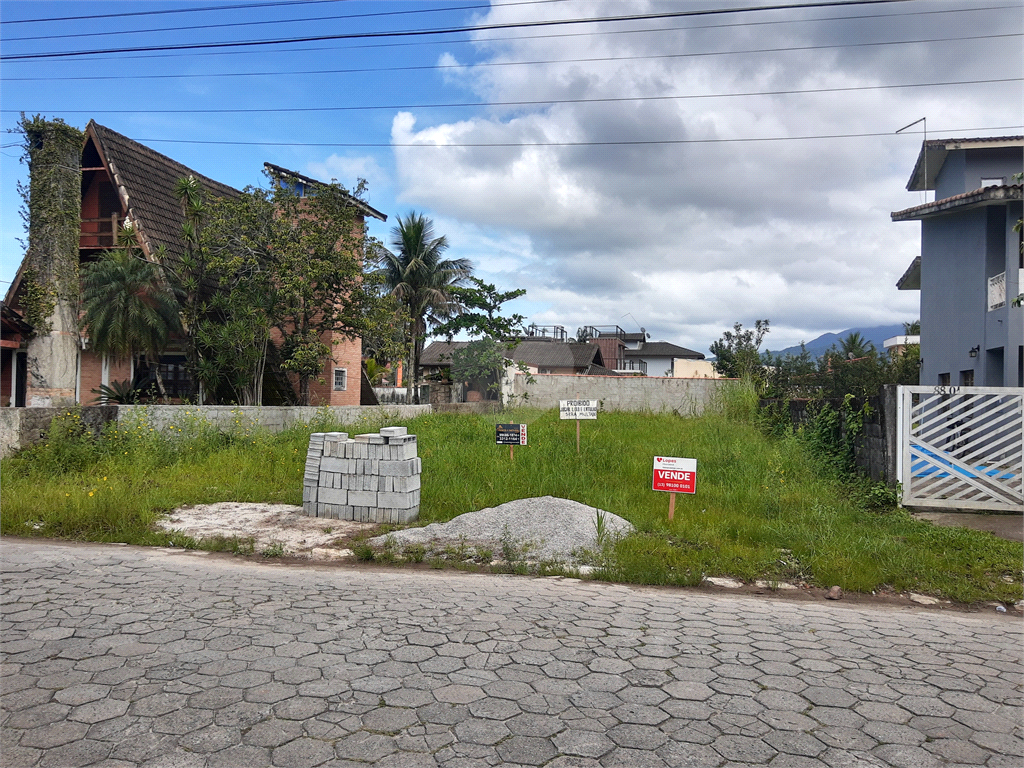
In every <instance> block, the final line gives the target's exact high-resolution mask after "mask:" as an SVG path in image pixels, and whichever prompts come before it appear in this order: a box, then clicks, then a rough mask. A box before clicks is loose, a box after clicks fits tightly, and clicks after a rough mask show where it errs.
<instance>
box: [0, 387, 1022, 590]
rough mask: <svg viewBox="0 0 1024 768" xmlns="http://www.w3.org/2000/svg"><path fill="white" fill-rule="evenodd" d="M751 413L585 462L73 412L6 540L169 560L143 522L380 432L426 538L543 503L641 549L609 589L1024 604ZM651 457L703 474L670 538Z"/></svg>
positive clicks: (12, 464) (992, 558)
mask: <svg viewBox="0 0 1024 768" xmlns="http://www.w3.org/2000/svg"><path fill="white" fill-rule="evenodd" d="M756 405H757V401H756V393H754V392H753V390H750V389H746V388H742V387H737V388H734V389H733V391H732V392H731V393H729V394H727V395H726V396H724V397H723V398H722V399H720V400H719V401H718V402H716V403H715V404H714V406H713V407H712V408H711V409H709V410H708V411H707V412H705V413H704V414H703V415H702V416H699V417H680V416H678V415H675V414H653V413H623V412H602V413H601V414H600V416H599V418H598V420H597V421H589V422H583V423H582V440H581V449H580V452H579V454H577V452H576V425H575V423H574V422H572V421H564V422H563V421H560V420H559V418H558V414H557V412H555V411H540V410H532V409H519V410H516V411H512V412H509V411H506V412H504V413H501V414H494V415H487V416H465V415H449V414H431V415H426V416H421V417H418V418H416V419H411V420H406V421H400V420H388V419H381V420H378V421H376V422H369V421H368V422H364V423H362V424H359V425H347V426H341V425H334V424H330V423H329V422H328V421H326V420H323V419H321V420H320V421H319V422H318V423H314V424H312V425H305V426H303V427H298V428H295V429H292V430H290V431H288V432H284V433H281V434H277V435H270V434H268V433H266V432H263V431H261V430H259V429H258V428H255V429H254V428H247V427H245V426H244V425H241V424H239V425H238V428H237V430H236V431H235V432H230V433H228V434H221V433H219V432H217V431H215V430H213V429H212V428H210V427H209V426H208V425H206V424H205V423H204V422H202V420H201V419H199V418H198V417H197V416H196V415H195V412H193V413H192V414H191V415H186V413H185V411H183V413H182V416H181V417H180V420H179V422H178V423H176V424H175V428H174V429H171V430H168V431H167V432H166V433H160V432H158V431H156V430H152V427H151V426H150V425H149V424H148V422H147V421H146V419H145V416H144V414H143V416H142V417H140V419H139V421H138V423H135V424H129V425H121V426H119V427H109V428H108V429H107V431H105V432H104V433H103V434H102V435H101V436H100V437H99V439H98V440H97V439H93V438H92V437H90V436H88V435H84V434H82V433H81V430H77V431H76V428H75V424H74V413H73V412H69V413H68V414H67V415H66V416H65V417H64V418H63V419H62V420H61V421H60V422H59V423H57V424H55V428H54V429H53V430H51V439H50V440H49V441H48V443H47V444H43V445H40V446H38V447H36V448H33V449H31V450H28V451H23V452H22V453H21V454H19V455H18V456H16V457H13V458H11V459H7V460H4V462H3V465H2V467H3V469H2V471H3V487H2V491H0V493H2V510H3V511H2V515H0V531H2V532H3V533H4V534H8V535H42V536H53V537H62V538H76V539H87V540H98V541H127V542H129V543H143V544H149V543H159V542H165V541H167V540H168V534H165V533H158V532H155V531H154V527H153V522H154V521H155V520H156V519H157V517H158V516H159V515H160V514H162V513H164V512H166V511H169V510H171V509H174V508H175V507H178V506H182V505H185V504H199V503H211V502H216V501H258V502H282V503H289V504H299V503H300V502H301V484H302V471H303V464H304V460H305V453H306V446H307V443H308V438H309V433H310V432H311V431H326V430H331V429H340V430H342V431H347V432H349V433H353V434H354V433H357V432H364V431H375V430H376V429H378V428H379V427H380V426H383V425H384V423H385V422H386V423H389V424H395V423H401V424H404V425H405V426H407V427H408V428H409V431H410V432H411V433H413V434H416V435H417V436H418V443H419V453H420V456H421V457H422V458H423V490H422V501H421V515H420V516H421V522H423V523H430V522H438V521H446V520H450V519H451V518H453V517H455V516H457V515H460V514H463V513H465V512H470V511H474V510H478V509H483V508H485V507H493V506H497V505H499V504H502V503H504V502H507V501H512V500H514V499H521V498H527V497H532V496H546V495H550V496H557V497H563V498H568V499H573V500H575V501H578V502H581V503H583V504H587V505H589V506H593V507H596V508H600V509H604V510H607V511H609V512H613V513H615V514H617V515H620V516H622V517H624V518H626V519H627V520H629V521H630V522H631V523H633V525H634V526H635V527H636V529H637V532H636V533H635V534H634V535H632V536H629V537H626V538H623V539H621V540H618V541H616V542H613V543H612V544H611V546H610V548H609V549H608V551H607V552H606V556H605V558H604V559H603V561H602V562H603V566H602V570H601V571H600V574H599V575H601V576H603V577H605V578H610V579H614V580H621V581H628V582H633V583H646V584H678V585H686V584H695V583H698V582H699V581H700V579H701V578H702V577H703V576H712V575H731V576H735V577H738V578H742V579H746V580H752V579H759V578H763V579H767V580H769V581H775V580H790V581H805V582H807V583H809V584H813V585H818V586H825V587H827V586H832V585H833V584H838V585H839V586H841V587H842V588H843V589H845V590H850V591H863V592H867V591H871V590H877V589H884V588H892V589H895V590H915V591H920V592H925V593H930V594H936V595H942V596H945V597H949V598H951V599H954V600H959V601H964V602H973V601H978V600H984V599H996V600H1004V601H1011V600H1019V599H1020V598H1021V560H1022V554H1024V550H1022V547H1021V545H1020V544H1016V543H1013V542H1007V541H1002V540H1000V539H997V538H995V537H993V536H991V535H990V534H987V533H982V532H977V531H968V530H966V529H952V528H939V527H936V526H933V525H932V524H930V523H926V522H921V521H917V520H914V519H912V518H911V517H910V516H909V515H907V514H906V513H905V512H903V511H901V510H896V509H889V510H887V511H884V512H882V513H879V512H875V511H870V510H869V509H868V505H867V504H866V503H865V502H864V500H863V498H864V495H863V494H860V493H856V492H854V490H853V489H855V486H852V485H850V484H848V483H844V482H841V481H840V480H839V479H837V478H836V477H834V476H831V475H829V474H828V473H826V472H823V471H822V470H821V468H820V467H819V465H818V464H817V463H816V462H815V460H814V458H813V456H811V455H810V454H809V452H808V450H807V447H806V445H805V444H804V442H803V441H802V440H801V439H800V437H799V436H790V437H784V438H772V437H768V436H766V435H765V434H764V433H763V432H762V431H761V430H760V429H758V426H757V417H756ZM498 422H523V423H526V424H528V425H529V445H527V446H523V447H517V448H516V450H515V457H514V460H513V459H512V458H510V456H509V450H508V447H507V446H498V445H495V442H494V425H495V424H496V423H498ZM150 430H152V431H150ZM656 455H664V456H684V457H692V458H696V459H697V461H698V480H697V492H696V494H694V495H692V496H689V495H682V494H680V495H678V496H677V500H676V509H675V518H674V520H672V521H669V520H668V517H667V512H668V494H664V493H657V492H654V491H652V490H651V473H652V460H653V457H654V456H656ZM90 494H91V495H90ZM595 517H596V513H595ZM524 535H525V532H524ZM186 543H187V542H186ZM1004 577H1007V578H1009V579H1010V580H1011V583H1006V581H1005V580H1004Z"/></svg>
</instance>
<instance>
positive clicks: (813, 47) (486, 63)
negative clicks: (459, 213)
mask: <svg viewBox="0 0 1024 768" xmlns="http://www.w3.org/2000/svg"><path fill="white" fill-rule="evenodd" d="M1004 37H1024V33H1021V32H1006V33H1003V34H998V35H973V36H969V37H932V38H925V39H921V40H887V41H882V42H872V43H840V44H836V45H801V46H790V47H786V48H748V49H746V50H742V51H705V52H701V53H661V54H653V55H650V56H599V57H595V58H587V59H535V60H532V61H481V62H473V63H467V64H416V65H409V66H404V67H365V68H350V69H306V70H298V71H264V72H210V73H206V74H202V73H186V74H178V75H86V76H83V77H5V78H4V80H6V81H8V82H46V81H50V80H61V81H62V82H65V81H83V80H175V79H191V78H211V77H281V76H290V75H351V74H373V73H378V72H414V71H423V70H439V69H442V70H443V69H476V68H478V67H518V66H532V65H536V64H593V63H600V62H609V61H648V60H651V59H688V58H698V57H704V56H736V55H742V54H750V53H785V52H789V51H824V50H831V49H836V48H867V47H877V46H884V45H917V44H922V43H952V42H963V41H968V40H995V39H999V38H1004Z"/></svg>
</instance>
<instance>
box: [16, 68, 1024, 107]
mask: <svg viewBox="0 0 1024 768" xmlns="http://www.w3.org/2000/svg"><path fill="white" fill-rule="evenodd" d="M1022 80H1024V78H1022V77H1004V78H996V79H991V80H951V81H947V82H940V83H904V84H898V85H853V86H844V87H841V88H806V89H792V90H781V91H744V92H740V93H692V94H678V95H668V96H610V97H602V98H593V99H530V100H522V101H456V102H448V103H434V104H357V105H350V106H344V107H253V108H237V109H232V108H218V109H103V108H99V109H96V108H92V109H61V110H52V109H38V108H34V109H28V110H26V109H0V112H6V113H19V112H48V113H55V112H59V113H60V114H67V115H80V114H101V115H103V114H107V115H180V114H187V115H213V114H216V115H219V114H271V113H292V112H366V111H372V110H392V109H456V108H466V107H530V106H542V105H552V104H610V103H620V102H626V101H681V100H689V99H726V98H736V97H749V96H790V95H796V94H805V93H843V92H847V91H881V90H892V89H898V88H936V87H941V86H950V85H987V84H991V83H1019V82H1021V81H1022Z"/></svg>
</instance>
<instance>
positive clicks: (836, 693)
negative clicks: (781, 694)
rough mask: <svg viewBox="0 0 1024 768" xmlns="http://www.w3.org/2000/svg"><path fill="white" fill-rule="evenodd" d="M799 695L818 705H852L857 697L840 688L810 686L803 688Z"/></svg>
mask: <svg viewBox="0 0 1024 768" xmlns="http://www.w3.org/2000/svg"><path fill="white" fill-rule="evenodd" d="M800 695H801V696H803V697H804V698H805V699H807V700H808V701H809V702H811V703H812V704H815V705H817V706H819V707H852V706H853V705H854V704H856V703H857V699H855V698H854V697H853V696H851V695H850V694H849V693H847V692H846V691H844V690H843V689H842V688H822V687H819V686H812V687H811V688H805V689H804V690H803V691H801V692H800Z"/></svg>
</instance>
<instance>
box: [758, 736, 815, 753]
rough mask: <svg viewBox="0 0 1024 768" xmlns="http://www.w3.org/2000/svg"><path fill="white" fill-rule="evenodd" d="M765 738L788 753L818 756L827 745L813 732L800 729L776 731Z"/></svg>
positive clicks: (767, 741) (776, 747)
mask: <svg viewBox="0 0 1024 768" xmlns="http://www.w3.org/2000/svg"><path fill="white" fill-rule="evenodd" d="M764 740H765V742H766V743H768V744H770V745H771V746H772V747H774V748H775V749H777V750H778V751H779V752H781V753H783V754H786V755H803V756H804V757H817V756H818V755H820V754H821V753H822V752H824V751H825V745H824V744H822V743H821V742H820V741H818V740H817V739H816V738H814V737H813V736H812V735H811V734H809V733H800V732H799V731H774V732H772V733H769V734H768V735H767V736H765V737H764Z"/></svg>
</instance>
